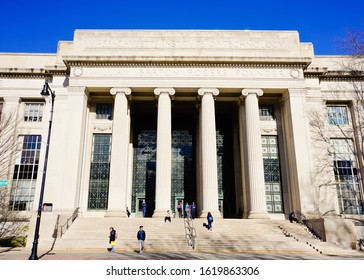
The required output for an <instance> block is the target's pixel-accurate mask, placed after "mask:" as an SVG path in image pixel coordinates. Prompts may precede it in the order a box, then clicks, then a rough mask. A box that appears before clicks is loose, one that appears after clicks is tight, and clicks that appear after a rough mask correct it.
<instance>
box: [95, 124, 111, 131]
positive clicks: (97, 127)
mask: <svg viewBox="0 0 364 280" xmlns="http://www.w3.org/2000/svg"><path fill="white" fill-rule="evenodd" d="M94 131H102V132H105V131H111V125H107V126H106V125H94Z"/></svg>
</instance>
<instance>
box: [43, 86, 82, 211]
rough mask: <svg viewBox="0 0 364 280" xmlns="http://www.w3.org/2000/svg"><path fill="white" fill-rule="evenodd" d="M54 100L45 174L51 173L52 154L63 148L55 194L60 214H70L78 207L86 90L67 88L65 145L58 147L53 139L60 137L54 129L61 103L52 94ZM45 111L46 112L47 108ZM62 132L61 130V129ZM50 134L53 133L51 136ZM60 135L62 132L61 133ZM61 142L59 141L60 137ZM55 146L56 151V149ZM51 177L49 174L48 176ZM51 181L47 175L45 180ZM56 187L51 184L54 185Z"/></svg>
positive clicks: (59, 96) (57, 97) (76, 87)
mask: <svg viewBox="0 0 364 280" xmlns="http://www.w3.org/2000/svg"><path fill="white" fill-rule="evenodd" d="M56 95H57V96H56V100H55V104H54V110H55V112H54V126H53V127H54V128H55V130H53V129H52V139H51V148H52V149H50V151H49V156H50V159H49V162H50V165H49V172H52V171H51V169H52V168H51V166H52V163H51V162H52V160H51V157H52V153H53V154H54V153H56V154H58V153H59V151H57V149H59V148H63V149H65V150H64V153H65V161H64V169H63V172H64V174H63V176H62V179H63V182H62V181H61V183H60V182H58V184H62V185H61V186H62V191H61V192H60V193H59V195H60V197H61V198H62V199H61V201H62V209H61V210H62V211H65V212H66V211H69V212H72V211H74V209H75V207H78V206H80V205H79V200H80V199H79V196H80V191H81V181H82V173H83V172H82V167H83V161H84V145H85V137H86V136H85V134H86V133H85V131H86V123H87V115H88V104H87V102H88V96H89V94H88V90H87V88H86V87H82V86H80V87H78V86H74V87H73V86H70V87H68V97H67V100H65V104H64V106H65V107H66V108H67V109H66V110H67V111H65V112H67V113H66V116H65V117H66V118H67V123H66V126H65V127H66V128H67V133H66V136H65V138H64V139H65V141H66V142H65V143H64V144H63V145H62V144H61V145H57V143H59V142H60V141H59V140H58V139H57V137H56V135H57V133H58V134H61V133H62V132H61V131H60V130H59V129H60V128H58V129H57V128H56V127H57V118H60V116H61V113H60V106H61V105H62V103H63V102H60V100H61V98H62V97H61V96H62V95H60V94H59V93H58V94H57V92H56ZM47 111H48V109H47ZM63 129H64V128H63ZM53 132H54V133H53ZM63 134H65V131H64V130H63ZM61 139H63V138H61ZM57 147H58V148H57ZM49 175H51V173H50V174H49ZM48 178H51V176H48V177H47V182H49V181H48ZM56 185H57V184H55V186H56Z"/></svg>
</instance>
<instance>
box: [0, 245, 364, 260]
mask: <svg viewBox="0 0 364 280" xmlns="http://www.w3.org/2000/svg"><path fill="white" fill-rule="evenodd" d="M30 253H31V249H30V248H4V247H0V261H1V260H28V258H29V256H30ZM38 258H39V260H364V253H363V252H358V251H355V250H353V253H352V254H350V255H348V254H331V255H325V254H318V253H315V252H312V253H300V252H267V251H239V252H236V251H221V252H217V251H210V252H209V251H197V250H192V249H191V250H186V251H182V252H166V251H162V250H148V249H146V250H145V252H143V254H142V255H139V254H138V252H137V250H135V251H130V250H128V251H126V250H123V249H116V252H114V253H111V252H109V251H108V250H107V249H106V248H105V249H55V250H48V251H46V250H44V249H41V250H38Z"/></svg>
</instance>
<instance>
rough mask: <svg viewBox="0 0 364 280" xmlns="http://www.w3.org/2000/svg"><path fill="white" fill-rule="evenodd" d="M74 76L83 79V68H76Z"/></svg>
mask: <svg viewBox="0 0 364 280" xmlns="http://www.w3.org/2000/svg"><path fill="white" fill-rule="evenodd" d="M73 75H74V76H75V77H81V76H82V75H83V69H82V67H76V68H75V69H73Z"/></svg>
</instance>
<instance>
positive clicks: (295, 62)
mask: <svg viewBox="0 0 364 280" xmlns="http://www.w3.org/2000/svg"><path fill="white" fill-rule="evenodd" d="M64 63H65V64H66V65H67V66H68V67H145V68H148V67H188V68H193V67H217V68H259V67H264V68H292V67H295V68H306V67H307V66H308V65H309V64H310V63H311V58H300V57H299V58H295V57H294V58H286V57H277V58H271V57H258V58H257V57H188V56H186V57H146V56H145V57H144V56H140V57H135V56H133V57H128V56H125V57H124V56H123V57H114V56H67V57H64Z"/></svg>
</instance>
